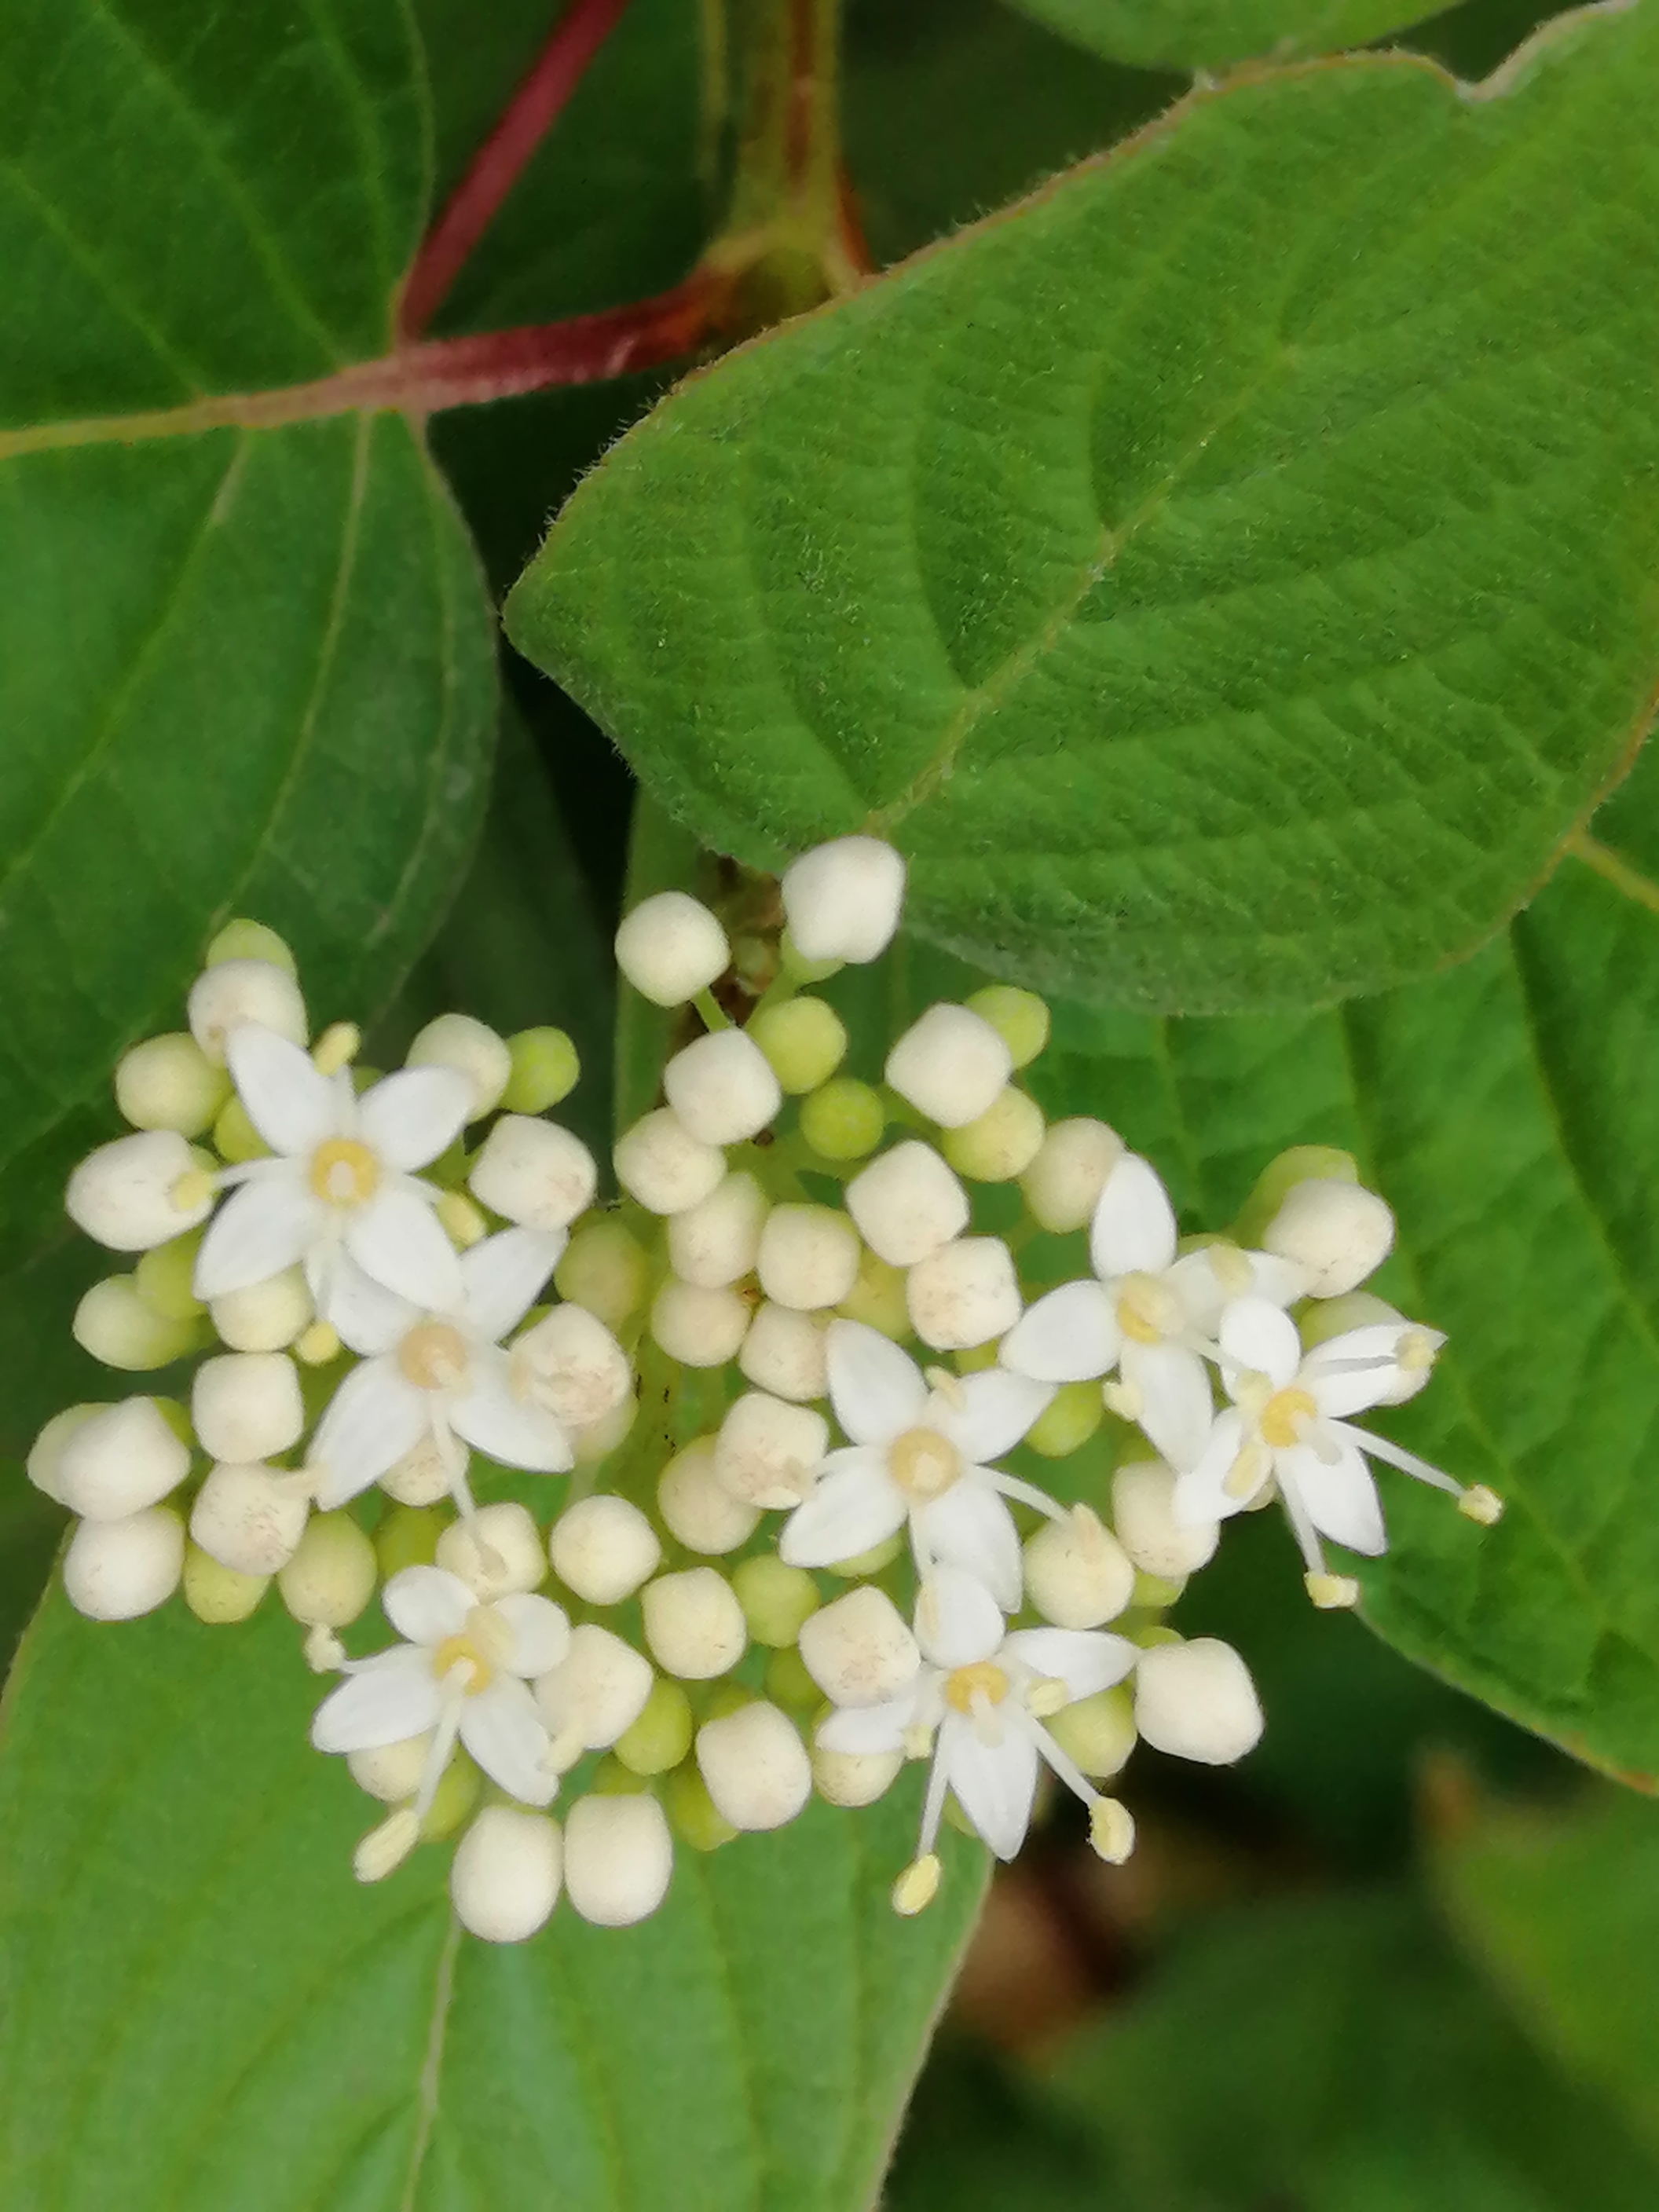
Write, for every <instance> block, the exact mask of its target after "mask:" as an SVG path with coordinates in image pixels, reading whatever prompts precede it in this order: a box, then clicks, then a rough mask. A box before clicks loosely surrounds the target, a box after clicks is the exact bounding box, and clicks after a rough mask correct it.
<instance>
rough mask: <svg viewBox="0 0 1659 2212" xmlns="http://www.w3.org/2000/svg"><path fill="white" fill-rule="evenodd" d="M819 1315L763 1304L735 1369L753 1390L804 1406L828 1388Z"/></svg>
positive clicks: (823, 1339) (825, 1340)
mask: <svg viewBox="0 0 1659 2212" xmlns="http://www.w3.org/2000/svg"><path fill="white" fill-rule="evenodd" d="M825 1328H826V1323H825V1320H824V1317H823V1316H822V1315H817V1314H810V1313H798V1312H796V1310H794V1308H793V1306H775V1305H772V1304H766V1305H763V1306H762V1307H761V1309H760V1310H759V1311H758V1312H757V1314H756V1316H755V1318H754V1319H753V1321H751V1322H750V1324H749V1334H748V1335H747V1336H745V1337H744V1340H743V1349H742V1351H741V1352H739V1353H738V1366H739V1367H740V1368H741V1369H742V1370H743V1372H744V1375H745V1376H747V1377H748V1378H749V1380H750V1382H751V1383H753V1384H754V1385H755V1388H756V1389H757V1390H768V1391H769V1392H770V1393H771V1395H773V1396H774V1397H775V1398H790V1399H793V1400H794V1401H797V1402H804V1401H805V1400H807V1399H809V1398H822V1397H823V1395H824V1394H825V1392H826V1391H827V1390H828V1389H829V1371H828V1368H827V1366H826V1364H825V1363H826V1352H825V1346H826V1344H827V1341H828V1339H827V1336H826V1334H825Z"/></svg>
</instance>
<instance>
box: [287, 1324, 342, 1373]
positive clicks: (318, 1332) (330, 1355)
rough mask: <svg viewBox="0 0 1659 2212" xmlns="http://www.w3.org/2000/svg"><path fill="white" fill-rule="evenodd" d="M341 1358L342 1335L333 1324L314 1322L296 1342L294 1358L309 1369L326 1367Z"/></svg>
mask: <svg viewBox="0 0 1659 2212" xmlns="http://www.w3.org/2000/svg"><path fill="white" fill-rule="evenodd" d="M339 1356H340V1333H339V1331H338V1329H337V1328H335V1327H334V1325H333V1324H332V1322H325V1321H314V1322H312V1323H311V1325H310V1327H309V1328H304V1329H301V1332H300V1334H299V1336H298V1338H297V1339H296V1340H295V1346H294V1357H295V1358H296V1359H297V1360H299V1361H300V1362H301V1364H302V1365H304V1366H307V1367H326V1366H327V1365H328V1363H329V1361H330V1360H331V1359H337V1358H339Z"/></svg>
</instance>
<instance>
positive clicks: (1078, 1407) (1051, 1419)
mask: <svg viewBox="0 0 1659 2212" xmlns="http://www.w3.org/2000/svg"><path fill="white" fill-rule="evenodd" d="M1105 1418H1106V1406H1105V1401H1104V1400H1103V1398H1102V1397H1101V1395H1100V1385H1099V1383H1061V1384H1060V1388H1059V1389H1058V1390H1056V1391H1055V1393H1054V1396H1053V1397H1052V1398H1051V1399H1050V1400H1049V1401H1048V1405H1047V1406H1046V1407H1044V1408H1043V1410H1042V1413H1039V1414H1038V1415H1037V1417H1036V1420H1035V1421H1033V1422H1032V1424H1031V1425H1030V1428H1029V1429H1028V1430H1027V1431H1026V1432H1025V1441H1026V1443H1028V1444H1030V1447H1031V1449H1032V1450H1033V1451H1034V1452H1041V1453H1042V1456H1043V1458H1044V1459H1065V1458H1066V1456H1067V1455H1068V1454H1069V1453H1072V1452H1074V1451H1080V1450H1081V1449H1082V1448H1083V1446H1084V1445H1085V1444H1086V1443H1088V1441H1089V1439H1090V1437H1091V1436H1093V1435H1094V1433H1095V1431H1096V1430H1097V1429H1098V1428H1099V1426H1100V1425H1101V1423H1102V1421H1103V1420H1104V1419H1105Z"/></svg>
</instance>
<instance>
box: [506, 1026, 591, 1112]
mask: <svg viewBox="0 0 1659 2212" xmlns="http://www.w3.org/2000/svg"><path fill="white" fill-rule="evenodd" d="M507 1051H508V1053H509V1054H511V1055H512V1061H513V1066H512V1072H511V1073H509V1075H508V1076H507V1088H506V1090H505V1091H502V1093H501V1104H502V1105H503V1106H504V1107H506V1109H507V1112H508V1113H509V1114H545V1113H546V1112H547V1111H548V1109H549V1108H550V1107H553V1106H556V1105H558V1104H559V1103H560V1101H561V1100H562V1099H565V1098H568V1097H569V1096H570V1094H571V1092H572V1091H574V1089H575V1087H576V1085H577V1082H578V1080H579V1079H580V1075H581V1072H582V1066H581V1061H580V1059H579V1058H578V1057H577V1054H576V1048H575V1046H574V1044H573V1043H572V1042H570V1039H569V1038H568V1036H566V1035H565V1033H564V1031H563V1030H554V1029H541V1030H520V1031H519V1032H518V1034H517V1035H516V1036H510V1037H508V1039H507Z"/></svg>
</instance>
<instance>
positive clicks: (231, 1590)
mask: <svg viewBox="0 0 1659 2212" xmlns="http://www.w3.org/2000/svg"><path fill="white" fill-rule="evenodd" d="M184 1586H185V1604H186V1605H187V1606H188V1607H190V1609H191V1612H192V1613H194V1614H195V1615H196V1618H197V1620H203V1621H205V1622H206V1623H207V1624H208V1626H210V1627H211V1628H216V1627H219V1626H222V1624H224V1623H227V1622H229V1621H233V1620H246V1619H247V1617H248V1615H249V1614H250V1613H252V1611H253V1610H254V1608H255V1607H257V1606H258V1602H259V1601H260V1599H261V1598H262V1597H263V1596H264V1594H265V1592H266V1590H267V1589H270V1576H269V1575H239V1574H238V1573H237V1571H236V1570H235V1568H234V1567H222V1566H221V1565H220V1564H219V1562H218V1561H217V1559H215V1558H213V1556H212V1554H211V1553H208V1552H204V1550H203V1549H202V1547H201V1546H200V1545H199V1544H186V1545H185V1584H184Z"/></svg>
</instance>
